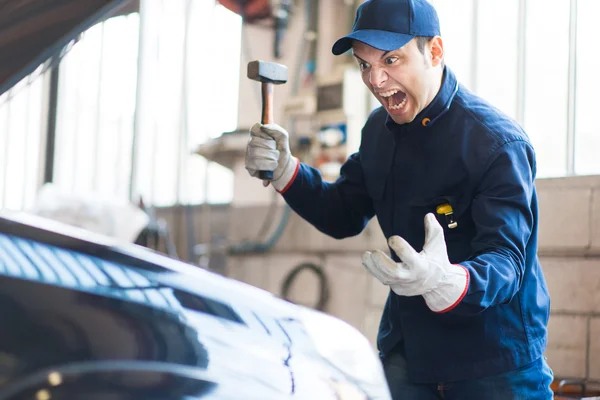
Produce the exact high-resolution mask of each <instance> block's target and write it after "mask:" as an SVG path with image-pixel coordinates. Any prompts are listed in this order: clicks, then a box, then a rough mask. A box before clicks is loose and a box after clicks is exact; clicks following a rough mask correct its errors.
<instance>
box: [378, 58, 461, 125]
mask: <svg viewBox="0 0 600 400" xmlns="http://www.w3.org/2000/svg"><path fill="white" fill-rule="evenodd" d="M457 91H458V81H457V80H456V76H455V75H454V73H453V72H452V71H451V70H450V69H449V68H448V67H444V75H443V77H442V85H441V86H440V90H439V92H438V94H437V95H436V96H435V97H434V98H433V101H432V102H431V103H430V104H429V105H428V106H427V107H426V108H425V109H424V110H423V111H421V112H420V113H419V114H418V115H417V117H416V118H415V119H414V120H413V121H412V122H410V123H408V124H402V125H398V124H397V123H396V122H394V120H393V119H392V118H391V117H390V115H389V114H388V115H387V117H386V120H385V125H386V127H387V128H388V130H390V131H396V130H398V129H400V128H402V127H406V128H409V129H413V128H416V127H421V128H422V127H426V128H428V127H431V126H433V124H434V123H435V122H436V121H437V120H438V119H439V118H440V117H441V116H442V115H444V114H445V113H446V112H447V111H448V110H449V109H450V105H451V104H452V100H453V99H454V96H455V95H456V92H457Z"/></svg>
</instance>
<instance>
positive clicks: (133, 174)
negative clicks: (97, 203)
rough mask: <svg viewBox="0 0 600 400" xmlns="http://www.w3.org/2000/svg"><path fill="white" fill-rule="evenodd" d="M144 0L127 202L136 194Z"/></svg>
mask: <svg viewBox="0 0 600 400" xmlns="http://www.w3.org/2000/svg"><path fill="white" fill-rule="evenodd" d="M144 4H145V1H144V0H140V7H139V15H140V16H139V24H138V60H137V69H136V72H137V74H136V75H137V77H136V89H135V90H136V92H135V108H134V112H133V135H132V138H131V171H130V173H129V200H131V201H134V200H135V199H134V198H133V196H134V194H137V189H138V188H137V186H136V185H137V163H138V145H139V135H140V122H139V121H140V116H141V111H140V110H141V108H140V99H141V98H142V89H141V87H142V78H143V70H144V69H143V68H144V66H143V64H144V53H143V52H142V50H143V48H144V37H143V36H144V35H143V32H144Z"/></svg>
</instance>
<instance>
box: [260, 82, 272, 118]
mask: <svg viewBox="0 0 600 400" xmlns="http://www.w3.org/2000/svg"><path fill="white" fill-rule="evenodd" d="M261 86H262V121H261V122H262V123H263V125H264V124H272V123H273V84H272V83H269V82H262V85H261Z"/></svg>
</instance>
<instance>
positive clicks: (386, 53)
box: [352, 50, 394, 63]
mask: <svg viewBox="0 0 600 400" xmlns="http://www.w3.org/2000/svg"><path fill="white" fill-rule="evenodd" d="M392 51H394V50H390V51H386V52H385V53H383V54H382V55H381V57H380V58H379V59H380V60H382V59H384V58H385V57H387V55H388V54H390V53H391V52H392ZM352 55H353V56H354V58H356V59H358V60H360V61H362V62H364V63H366V61H365V60H363V59H362V58H360V57H359V56H357V55H356V54H354V53H352Z"/></svg>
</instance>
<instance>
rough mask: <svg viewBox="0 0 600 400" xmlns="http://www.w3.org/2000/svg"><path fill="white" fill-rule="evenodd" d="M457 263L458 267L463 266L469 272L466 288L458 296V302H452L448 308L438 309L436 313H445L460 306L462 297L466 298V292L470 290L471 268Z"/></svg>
mask: <svg viewBox="0 0 600 400" xmlns="http://www.w3.org/2000/svg"><path fill="white" fill-rule="evenodd" d="M455 265H456V266H457V267H461V268H462V269H464V270H465V272H466V273H467V282H466V284H465V289H464V290H463V292H462V294H461V295H460V297H459V298H458V300H456V302H455V303H454V304H452V305H451V306H450V307H448V308H446V309H444V310H442V311H436V313H438V314H443V313H446V312H448V311H450V310H452V309H454V308H456V306H458V304H459V303H460V302H461V301H462V299H464V298H465V296H466V294H467V291H468V290H469V270H468V269H466V268H465V267H463V266H462V265H460V264H455Z"/></svg>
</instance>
